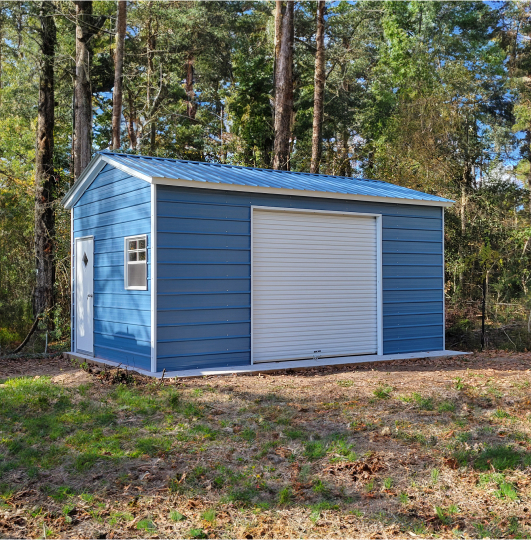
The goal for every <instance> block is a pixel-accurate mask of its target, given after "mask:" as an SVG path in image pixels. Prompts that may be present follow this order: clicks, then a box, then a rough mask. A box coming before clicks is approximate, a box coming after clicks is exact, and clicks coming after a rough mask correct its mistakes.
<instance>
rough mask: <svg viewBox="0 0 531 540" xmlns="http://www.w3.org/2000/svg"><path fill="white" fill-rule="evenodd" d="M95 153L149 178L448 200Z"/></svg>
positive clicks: (372, 185)
mask: <svg viewBox="0 0 531 540" xmlns="http://www.w3.org/2000/svg"><path fill="white" fill-rule="evenodd" d="M99 154H100V155H102V156H105V157H108V158H111V159H112V161H115V162H117V163H120V164H121V165H123V166H125V167H128V168H131V169H134V170H136V171H137V172H139V173H140V174H142V175H145V176H149V177H157V178H168V179H170V178H173V179H181V180H191V181H195V182H208V183H216V184H229V185H237V186H249V187H265V188H276V189H291V190H301V191H315V192H321V193H336V194H346V195H365V196H372V197H389V198H397V199H410V200H417V201H431V202H440V203H451V202H452V201H450V200H448V199H444V198H443V197H438V196H437V195H430V194H428V193H422V192H421V191H415V190H413V189H409V188H405V187H402V186H397V185H394V184H389V183H387V182H381V181H379V180H366V179H362V178H351V177H346V176H330V175H324V174H311V173H302V172H293V171H275V170H272V169H255V168H252V167H241V166H239V165H222V164H219V163H207V162H201V161H187V160H183V159H169V158H158V157H148V156H139V155H132V154H118V153H114V152H99Z"/></svg>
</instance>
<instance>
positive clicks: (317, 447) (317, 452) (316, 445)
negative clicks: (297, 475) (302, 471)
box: [304, 441, 326, 461]
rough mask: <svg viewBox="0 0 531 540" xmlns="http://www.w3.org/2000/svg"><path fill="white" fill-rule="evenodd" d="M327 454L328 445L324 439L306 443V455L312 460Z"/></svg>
mask: <svg viewBox="0 0 531 540" xmlns="http://www.w3.org/2000/svg"><path fill="white" fill-rule="evenodd" d="M325 455H326V447H325V445H324V443H323V442H322V441H309V442H307V443H306V444H305V445H304V456H305V457H306V458H308V459H309V460H311V461H314V460H316V459H321V458H322V457H324V456H325Z"/></svg>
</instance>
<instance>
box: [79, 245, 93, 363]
mask: <svg viewBox="0 0 531 540" xmlns="http://www.w3.org/2000/svg"><path fill="white" fill-rule="evenodd" d="M75 303H76V320H75V326H76V351H78V352H84V353H89V354H94V238H93V237H92V236H90V237H86V238H76V298H75Z"/></svg>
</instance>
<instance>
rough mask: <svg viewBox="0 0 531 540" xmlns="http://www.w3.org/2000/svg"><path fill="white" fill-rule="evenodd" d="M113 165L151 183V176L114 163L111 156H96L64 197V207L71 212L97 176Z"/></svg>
mask: <svg viewBox="0 0 531 540" xmlns="http://www.w3.org/2000/svg"><path fill="white" fill-rule="evenodd" d="M107 163H108V164H109V165H112V166H113V167H115V168H116V169H119V170H120V171H123V172H125V173H127V174H130V175H131V176H135V177H136V178H140V179H141V180H145V181H146V182H151V176H146V175H145V174H142V173H139V172H138V171H135V170H134V169H131V168H129V167H126V166H125V165H122V164H121V163H119V162H117V161H114V160H113V159H112V158H111V157H109V156H103V155H101V154H97V155H95V156H94V157H93V158H92V159H91V160H90V162H89V164H88V165H87V166H86V167H85V169H84V171H83V172H82V173H81V175H80V177H79V178H78V179H77V180H76V182H75V184H74V185H73V186H72V187H71V188H70V189H69V190H68V192H67V194H66V195H65V196H64V197H63V200H62V201H61V202H62V203H63V206H64V207H65V208H66V209H68V210H70V209H71V208H72V207H73V206H74V205H75V204H76V203H77V201H79V199H80V198H81V196H82V195H83V193H85V191H86V190H87V189H88V187H89V186H90V184H92V182H94V180H95V179H96V176H98V174H99V173H100V172H101V171H102V169H103V168H104V167H105V165H107Z"/></svg>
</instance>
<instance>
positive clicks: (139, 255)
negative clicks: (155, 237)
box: [138, 251, 146, 261]
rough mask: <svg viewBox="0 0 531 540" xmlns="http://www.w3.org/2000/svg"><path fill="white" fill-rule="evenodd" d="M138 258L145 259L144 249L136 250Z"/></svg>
mask: <svg viewBox="0 0 531 540" xmlns="http://www.w3.org/2000/svg"><path fill="white" fill-rule="evenodd" d="M138 260H139V261H145V260H146V252H145V251H139V252H138Z"/></svg>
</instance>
